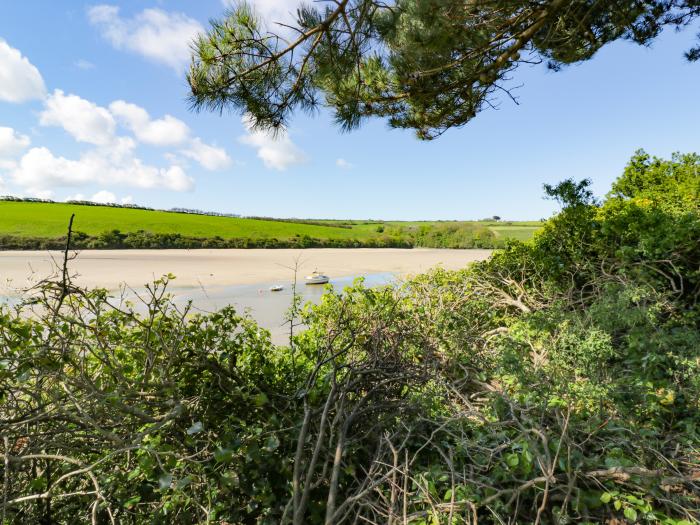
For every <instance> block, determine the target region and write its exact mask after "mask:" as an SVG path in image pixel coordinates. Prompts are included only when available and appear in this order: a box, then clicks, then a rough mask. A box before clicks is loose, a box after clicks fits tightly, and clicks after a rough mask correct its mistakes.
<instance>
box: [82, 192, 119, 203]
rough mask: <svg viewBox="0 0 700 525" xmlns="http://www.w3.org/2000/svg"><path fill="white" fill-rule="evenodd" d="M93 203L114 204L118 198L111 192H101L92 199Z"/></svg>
mask: <svg viewBox="0 0 700 525" xmlns="http://www.w3.org/2000/svg"><path fill="white" fill-rule="evenodd" d="M89 200H91V201H92V202H97V203H100V204H113V203H115V202H117V196H116V195H115V194H114V193H112V192H111V191H107V190H100V191H98V192H97V193H95V194H94V195H93V196H92V197H90V199H89Z"/></svg>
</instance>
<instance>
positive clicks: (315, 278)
mask: <svg viewBox="0 0 700 525" xmlns="http://www.w3.org/2000/svg"><path fill="white" fill-rule="evenodd" d="M329 280H330V278H329V277H328V276H327V275H323V274H322V273H321V272H319V271H318V270H314V272H313V273H312V274H311V275H307V276H306V284H326V283H327V282H328V281H329Z"/></svg>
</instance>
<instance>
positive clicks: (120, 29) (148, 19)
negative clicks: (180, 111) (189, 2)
mask: <svg viewBox="0 0 700 525" xmlns="http://www.w3.org/2000/svg"><path fill="white" fill-rule="evenodd" d="M87 14H88V20H89V21H90V23H91V24H92V25H94V26H95V27H97V28H98V29H99V30H100V32H101V33H102V36H103V37H104V38H105V39H106V40H107V41H109V42H110V43H111V44H112V45H113V46H114V47H115V48H116V49H125V50H128V51H132V52H134V53H138V54H140V55H142V56H144V57H146V58H148V59H151V60H153V61H156V62H160V63H162V64H165V65H167V66H170V67H171V68H173V69H175V70H176V71H177V72H178V73H179V72H181V71H182V69H183V68H184V66H185V65H186V64H187V63H188V62H189V59H190V47H189V45H190V42H191V41H192V40H193V38H194V37H195V36H196V35H197V33H200V32H203V31H204V28H203V27H202V26H201V24H200V23H199V22H197V21H196V20H195V19H193V18H190V17H188V16H187V15H184V14H182V13H171V12H167V11H163V10H162V9H144V10H143V11H141V12H140V13H137V14H136V15H135V16H134V17H133V18H126V17H122V16H120V14H119V7H117V6H115V5H107V4H101V5H96V6H92V7H90V8H89V9H88V13H87Z"/></svg>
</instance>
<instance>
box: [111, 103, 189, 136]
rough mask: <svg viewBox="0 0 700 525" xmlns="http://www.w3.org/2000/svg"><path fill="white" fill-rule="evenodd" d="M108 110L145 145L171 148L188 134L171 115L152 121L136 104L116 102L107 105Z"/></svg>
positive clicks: (183, 125)
mask: <svg viewBox="0 0 700 525" xmlns="http://www.w3.org/2000/svg"><path fill="white" fill-rule="evenodd" d="M109 110H110V111H111V112H112V114H113V115H114V116H115V117H117V119H118V120H119V121H120V122H121V123H123V124H124V125H125V126H126V127H127V128H129V129H130V130H131V131H132V132H133V133H134V135H135V136H136V138H137V139H138V140H139V141H141V142H144V143H146V144H154V145H156V146H173V145H177V144H182V143H183V142H184V141H186V140H187V137H188V135H189V133H190V130H189V128H188V127H187V124H185V123H184V122H183V121H181V120H180V119H177V118H175V117H173V116H171V115H165V116H164V117H163V118H161V119H157V120H152V119H151V117H150V115H149V114H148V112H147V111H146V110H145V109H143V108H142V107H140V106H137V105H136V104H130V103H128V102H125V101H123V100H117V101H115V102H112V103H111V104H110V105H109Z"/></svg>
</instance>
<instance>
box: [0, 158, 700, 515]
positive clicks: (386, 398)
mask: <svg viewBox="0 0 700 525" xmlns="http://www.w3.org/2000/svg"><path fill="white" fill-rule="evenodd" d="M635 159H636V158H635ZM635 159H633V162H632V164H633V165H634V163H635V162H636V160H635ZM648 165H649V166H650V168H649V169H654V168H653V166H654V165H655V163H654V162H650V163H649V164H648ZM681 169H685V168H681ZM696 173H697V172H696ZM642 175H644V173H642ZM677 175H678V174H677V172H676V169H675V168H674V167H673V166H672V167H671V168H669V169H667V170H665V173H664V175H663V176H662V177H657V175H654V177H651V176H650V177H648V178H646V179H645V180H651V179H654V180H656V181H657V182H655V183H654V184H652V185H651V186H649V185H645V188H646V189H645V190H644V196H643V197H642V196H640V195H638V194H635V195H629V194H627V193H626V194H625V195H613V196H611V197H610V198H608V200H606V201H605V202H603V203H596V202H593V201H592V199H591V198H590V196H589V194H588V193H587V188H588V186H587V184H586V183H585V182H583V183H576V182H574V181H565V183H563V184H562V185H559V186H557V187H552V188H548V192H549V193H550V194H551V195H552V196H554V197H560V198H561V200H562V202H563V204H564V208H563V210H562V212H561V213H559V214H558V215H557V216H556V217H554V218H553V219H551V220H550V221H548V222H547V224H546V225H545V228H544V229H543V230H542V232H541V233H539V234H538V235H537V236H536V237H535V239H534V241H533V242H531V243H518V242H511V243H509V244H508V245H507V246H506V247H505V249H504V250H502V251H500V252H498V253H496V254H495V255H494V256H493V257H492V258H491V259H490V260H488V261H485V262H482V263H477V264H474V265H473V266H470V267H468V268H465V269H464V270H461V271H459V272H447V271H444V270H436V271H433V272H431V273H429V274H424V275H421V276H418V277H416V278H415V279H412V280H410V281H408V282H406V283H404V284H402V285H401V286H387V287H380V288H374V289H367V288H365V287H364V286H363V285H362V283H361V282H358V283H356V284H355V285H354V286H353V287H350V288H348V289H346V290H345V291H344V292H343V293H338V292H336V291H335V290H332V289H330V290H329V293H327V294H326V295H324V297H323V299H322V301H321V303H320V304H319V305H317V306H307V307H306V308H305V309H304V310H303V313H302V319H301V321H303V322H304V323H305V324H306V325H307V326H308V329H307V330H306V331H304V332H301V333H299V334H298V335H296V336H295V337H294V338H293V339H292V340H291V341H290V345H289V347H275V346H274V345H272V344H271V343H270V339H269V334H268V333H267V332H265V331H264V330H261V329H260V328H259V327H258V326H257V325H256V324H255V323H254V322H253V321H251V320H250V319H248V318H246V317H244V316H240V315H238V314H236V312H235V311H234V310H233V309H231V308H226V309H224V310H222V311H220V312H217V313H215V314H211V315H206V316H202V315H192V314H191V313H190V312H189V311H187V309H185V310H184V311H180V310H178V309H176V308H175V306H174V305H173V304H172V303H171V302H170V301H169V299H168V297H167V294H166V293H165V291H164V287H165V285H166V284H167V281H168V278H164V279H162V280H160V281H158V282H156V283H155V284H154V285H153V286H152V287H151V288H150V289H149V294H148V295H147V297H146V298H145V299H144V300H145V301H146V303H147V304H146V305H145V306H143V305H142V306H141V308H140V310H141V311H143V312H146V313H145V314H142V315H139V314H137V313H135V308H133V307H129V306H128V305H127V306H126V307H125V306H124V305H122V304H121V303H119V302H117V303H116V304H118V305H119V307H115V306H112V305H111V303H112V302H113V301H110V300H109V299H108V297H107V294H106V292H104V291H100V290H95V291H85V290H79V289H76V288H75V287H73V286H72V285H70V283H68V282H62V281H60V282H51V281H47V282H45V283H42V284H41V285H40V287H39V288H38V289H37V290H35V294H34V296H33V297H32V298H31V301H29V302H28V303H27V304H25V305H23V306H20V307H19V309H18V310H11V309H9V308H7V307H5V308H3V309H1V310H0V385H2V390H1V392H0V434H1V435H2V436H3V437H4V440H5V441H4V448H3V454H2V459H3V462H0V474H1V476H0V477H2V478H3V479H11V480H12V483H8V484H7V485H6V486H7V487H8V489H7V493H6V502H7V503H6V509H5V518H4V519H5V521H7V522H9V523H40V522H45V523H63V522H84V521H89V520H90V519H92V520H93V521H94V522H98V523H102V522H104V523H109V522H110V521H114V522H115V523H116V522H119V523H121V522H124V523H195V522H206V521H209V522H213V523H220V524H224V523H294V524H301V523H310V524H314V523H334V524H335V523H350V522H362V521H364V522H370V523H387V522H393V523H399V522H402V523H403V522H408V523H416V524H427V523H431V524H433V523H436V524H443V523H444V524H447V523H471V522H477V521H478V522H479V523H490V524H496V523H506V522H510V523H572V522H584V523H625V522H626V523H634V522H641V523H663V524H675V525H686V524H688V523H693V522H697V521H698V520H700V511H699V510H698V509H700V487H699V485H698V476H699V475H700V456H699V455H698V454H699V452H698V451H699V450H700V331H699V330H698V328H699V327H700V309H699V308H698V297H700V278H699V276H698V268H700V247H699V246H698V243H697V239H698V235H697V234H698V232H699V231H700V230H699V229H698V228H699V227H700V211H699V210H698V209H697V206H696V203H695V202H693V201H692V200H689V199H686V198H685V194H684V192H682V191H674V188H675V187H674V186H673V181H674V180H675V181H681V180H685V179H684V178H683V177H678V176H677ZM696 176H697V175H696ZM693 182H694V179H692V177H691V183H693ZM679 183H680V182H679ZM662 186H663V188H664V191H657V189H658V188H659V187H662ZM669 190H670V191H669ZM652 194H653V198H652V197H650V196H649V195H652ZM641 198H643V199H648V202H647V201H646V200H644V201H641V200H640V199H641ZM445 232H447V235H448V236H450V235H453V234H454V231H453V230H450V229H449V228H446V229H445ZM122 242H125V240H123V241H122ZM227 242H228V241H227ZM303 242H309V241H308V239H307V240H304V241H303ZM8 451H9V452H8ZM8 466H9V469H8ZM47 502H48V503H50V504H47ZM404 516H405V519H404Z"/></svg>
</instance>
